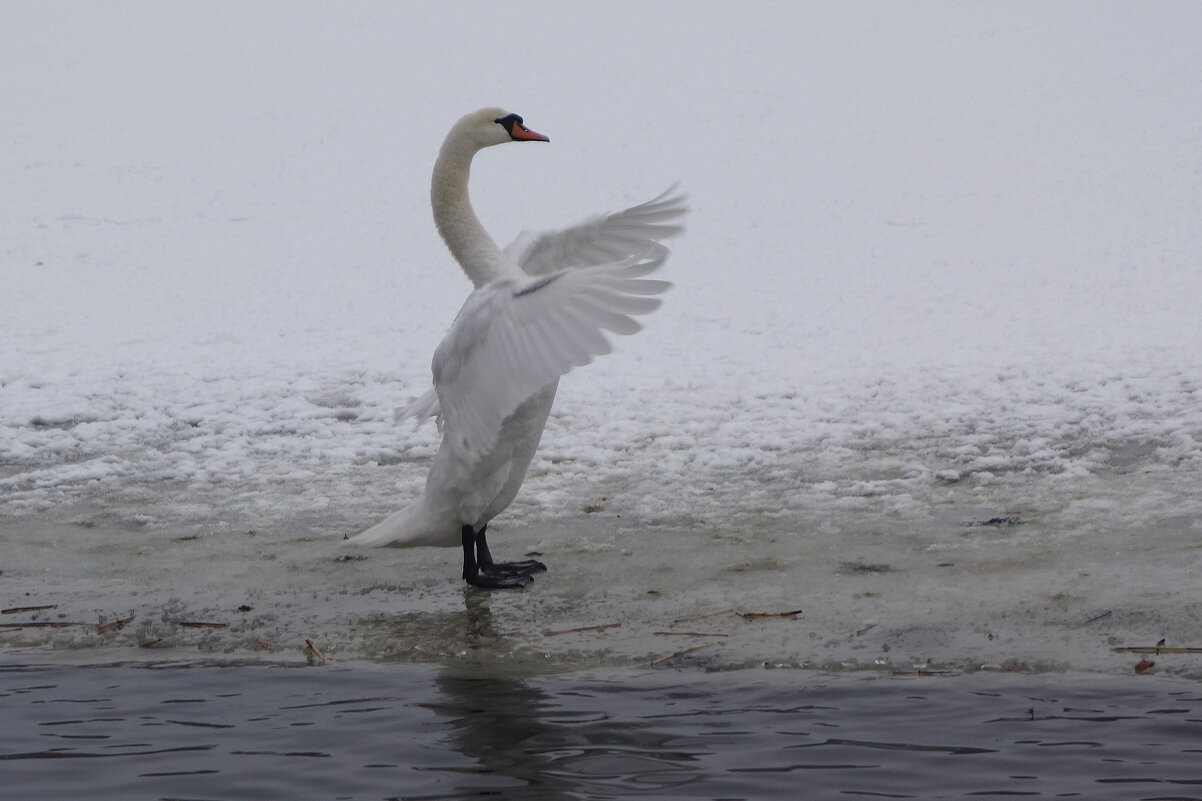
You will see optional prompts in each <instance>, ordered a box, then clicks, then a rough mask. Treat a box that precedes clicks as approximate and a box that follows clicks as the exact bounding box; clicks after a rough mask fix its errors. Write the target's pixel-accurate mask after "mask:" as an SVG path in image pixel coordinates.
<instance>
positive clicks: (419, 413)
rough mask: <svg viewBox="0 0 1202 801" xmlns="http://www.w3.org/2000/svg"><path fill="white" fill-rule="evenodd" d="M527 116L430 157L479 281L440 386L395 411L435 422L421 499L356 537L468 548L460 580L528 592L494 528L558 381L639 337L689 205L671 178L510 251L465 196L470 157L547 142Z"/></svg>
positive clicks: (466, 135)
mask: <svg viewBox="0 0 1202 801" xmlns="http://www.w3.org/2000/svg"><path fill="white" fill-rule="evenodd" d="M549 141H550V139H548V138H547V137H546V136H543V135H542V134H540V133H537V132H535V131H533V130H531V129H530V128H528V127H527V126H526V124H525V121H524V120H523V119H522V117H521V116H519V115H517V114H512V113H509V112H507V111H505V110H503V109H499V108H485V109H481V110H479V111H475V112H473V113H471V114H468V115H466V116H464V117H463V118H462V119H460V120H459V121H458V122H456V123H455V124H454V125H453V126H452V127H451V130H450V132H449V133H448V134H447V137H446V140H445V141H444V142H443V145H442V148H441V150H440V151H439V154H438V159H437V161H436V162H435V164H434V174H433V178H432V181H431V188H430V201H431V205H432V206H433V211H434V223H435V226H436V227H437V228H438V232H439V234H440V235H441V236H442V239H443V241H444V242H445V243H446V246H447V248H448V249H449V250H450V251H451V254H452V255H453V256H454V258H455V260H456V261H457V262H458V263H459V266H460V267H462V268H463V271H464V272H465V273H466V274H467V276H468V278H470V279H471V281H472V284H473V286H474V287H475V289H474V291H473V292H472V293H471V294H470V295H469V296H468V298H467V300H466V302H464V304H463V307H462V308H461V309H460V310H459V314H458V316H457V317H456V318H455V321H454V322H453V323H452V325H451V329H450V331H449V332H448V333H447V335H446V337H445V338H443V340H442V342H441V343H440V344H439V345H438V347H437V349H436V350H435V351H434V359H433V362H432V364H431V372H432V373H433V378H434V386H433V388H432V389H431V390H429V391H428V392H426V393H425V394H424V395H422V396H421V397H419V398H417V399H415V400H413V401H412V402H411V403H410V404H409V405H408V406H405V407H404V408H402V409H399V410H398V411H397V418H398V420H400V419H404V418H409V417H412V418H414V419H415V420H416V421H417V424H418V425H420V424H421V423H422V422H423V421H424V420H427V419H429V418H431V417H433V418H435V419H436V422H437V424H438V427H439V430H440V431H441V432H442V443H441V445H440V446H439V449H438V453H437V454H436V455H435V457H434V462H433V464H432V466H431V468H430V473H429V475H428V477H427V479H426V487H425V492H424V493H423V495H422V496H421V497H420V498H418V499H417V500H416V501H415V502H413V503H411V504H410V505H409V506H406V507H404V508H403V509H400V510H399V511H396V512H393V513H392V514H390V515H389V516H388V517H386V518H385V519H384V520H382V521H380V522H379V523H377V524H376V525H374V526H372V527H371V528H368V529H367V530H365V531H363V532H362V533H360V534H358V535H356V536H354V537H352V538H350V539H349V540H348V541H347V542H348V543H349V544H351V545H364V546H392V547H412V546H422V545H434V546H444V547H454V546H456V545H459V546H461V547H462V548H463V578H464V580H466V581H467V583H468V584H470V585H473V586H476V587H484V588H490V589H498V588H516V587H524V586H526V585H527V584H529V583H530V582H532V581H533V580H534V578H533V575H532V574H533V573H536V572H538V571H541V570H546V565H544V564H543V563H541V562H538V561H535V560H532V559H530V560H525V561H519V562H497V561H494V559H493V556H492V553H491V552H490V550H489V546H488V540H487V538H486V531H487V528H488V523H489V521H491V520H492V519H493V518H494V517H496V516H497V515H498V514H500V513H501V512H502V511H504V510H505V509H506V508H507V507H508V506H509V504H510V502H511V501H512V500H513V499H514V497H515V496H516V495H517V492H518V489H519V488H520V487H521V485H522V481H523V479H525V477H526V470H527V468H528V467H529V466H530V461H531V459H533V458H534V453H535V451H536V450H537V448H538V442H539V439H540V438H541V437H542V433H543V427H544V426H545V425H546V422H547V415H548V414H549V413H550V411H551V405H552V403H553V402H554V400H555V391H556V389H557V387H558V385H559V379H560V377H561V376H563V375H564V374H566V373H567V372H569V371H570V370H571V369H572V368H573V367H581V366H584V365H586V364H588V363H589V362H591V361H592V359H593V357H595V356H600V355H603V354H606V353H609V352H610V343H609V341H608V340H607V338H606V336H605V333H604V332H606V331H609V332H612V333H615V334H633V333H635V332H636V331H638V330H639V329H640V328H641V325H640V324H639V323H638V322H637V321H635V320H634V318H633V316H632V315H641V314H647V313H649V312H651V311H653V310H655V309H656V308H657V307H658V306H659V304H660V301H659V299H658V298H655V297H652V296H654V295H658V294H660V293H662V292H664V291H665V290H667V289H668V288H669V287H670V286H671V284H669V283H668V282H666V281H659V280H653V279H648V278H646V277H645V276H646V275H648V274H650V273H652V272H654V271H655V270H657V269H659V267H660V266H661V265H663V263H664V260H665V259H666V258H667V255H668V249H667V248H666V247H665V246H664V245H662V244H661V243H660V240H662V239H666V238H668V237H671V236H673V235H675V234H677V233H679V232H680V231H681V230H682V228H681V226H680V225H679V223H678V221H679V219H680V218H681V217H682V216H683V215H684V213H685V211H686V207H685V199H684V196H683V195H682V194H680V193H678V192H676V190H675V187H673V188H671V189H669V190H668V191H666V192H664V193H663V194H661V195H659V196H658V197H656V198H654V199H652V200H650V201H648V202H646V203H643V204H641V205H638V206H633V207H631V208H629V209H626V210H625V211H621V212H617V213H615V214H610V215H606V216H600V217H597V218H594V219H591V220H588V221H586V222H584V223H581V224H579V225H576V226H572V227H570V228H566V229H563V230H561V231H553V232H544V233H523V234H521V235H519V237H518V238H517V240H515V241H514V242H513V243H512V244H511V245H509V246H508V247H506V248H505V249H504V250H501V249H500V248H499V247H497V245H496V243H495V242H494V241H493V239H492V237H491V236H489V234H488V232H487V231H486V230H485V229H484V226H483V225H481V223H480V220H479V219H478V218H477V216H476V213H475V212H474V211H473V209H472V205H471V201H470V199H469V197H468V179H469V176H470V173H471V164H472V159H473V157H474V156H475V154H476V153H478V152H479V151H480V150H483V149H484V148H486V147H492V146H493V145H499V144H503V143H505V142H549Z"/></svg>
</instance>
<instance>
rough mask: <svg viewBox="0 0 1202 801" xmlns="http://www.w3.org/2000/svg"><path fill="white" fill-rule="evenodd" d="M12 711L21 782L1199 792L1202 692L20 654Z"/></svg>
mask: <svg viewBox="0 0 1202 801" xmlns="http://www.w3.org/2000/svg"><path fill="white" fill-rule="evenodd" d="M0 708H2V709H3V711H4V725H3V727H0V776H2V777H3V784H4V787H5V788H6V791H7V792H9V793H12V794H13V795H12V797H14V798H21V799H25V801H40V800H44V799H45V800H48V799H55V801H58V800H60V799H74V798H88V799H91V800H92V801H105V800H107V799H128V798H158V799H190V800H191V799H205V800H206V801H235V800H240V799H263V798H288V799H310V798H312V799H393V798H396V799H402V798H403V799H452V798H463V797H465V796H475V795H480V794H488V795H492V794H501V795H502V796H503V797H505V798H507V799H530V800H532V799H552V798H567V797H575V798H679V799H697V798H711V799H736V798H747V799H751V798H756V799H759V798H797V797H799V796H798V792H799V791H803V790H804V791H805V793H806V796H807V797H813V798H826V797H837V796H844V795H846V796H848V797H865V798H873V797H877V798H916V799H939V798H964V797H1010V796H1019V797H1022V796H1031V797H1049V798H1050V797H1061V798H1074V797H1075V798H1087V799H1091V801H1105V800H1106V799H1123V801H1132V799H1170V798H1171V799H1202V759H1199V754H1202V746H1199V743H1202V694H1200V693H1199V692H1198V691H1197V690H1196V689H1195V688H1194V686H1193V685H1191V684H1186V683H1182V682H1173V681H1167V680H1158V679H1151V678H1148V677H1140V678H1132V679H1129V680H1122V679H1115V678H1107V679H1099V678H1091V677H1085V678H1083V677H1063V676H1061V677H1038V678H1033V677H1029V676H1028V677H1022V676H1004V675H975V676H964V677H957V678H950V679H949V678H943V679H925V678H905V679H902V678H893V679H882V678H879V677H874V678H863V677H858V676H819V675H815V674H810V673H802V672H789V671H770V672H762V671H743V672H733V673H726V674H717V675H705V674H696V673H687V672H671V673H669V672H660V673H655V672H610V673H605V674H595V675H590V676H583V677H582V676H570V677H552V678H546V677H543V678H536V679H535V678H517V677H513V676H495V677H491V678H482V677H479V676H471V675H464V674H462V673H457V672H454V671H452V670H447V669H439V668H436V667H430V666H396V667H388V668H381V667H356V668H346V667H336V668H330V667H327V668H296V667H286V666H270V665H236V666H230V665H224V666H218V665H197V664H189V665H179V664H173V665H109V666H97V667H63V666H21V665H17V666H8V667H4V668H0Z"/></svg>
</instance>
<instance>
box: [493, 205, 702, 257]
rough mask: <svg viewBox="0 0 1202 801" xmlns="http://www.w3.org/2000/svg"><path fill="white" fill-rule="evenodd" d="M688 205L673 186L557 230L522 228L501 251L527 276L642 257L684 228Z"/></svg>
mask: <svg viewBox="0 0 1202 801" xmlns="http://www.w3.org/2000/svg"><path fill="white" fill-rule="evenodd" d="M687 210H688V207H687V206H686V205H685V196H684V194H683V193H682V192H680V191H678V189H677V187H676V186H672V187H670V188H669V189H668V191H666V192H664V193H663V194H661V195H660V196H659V197H657V198H655V199H653V200H649V201H647V202H646V203H643V204H640V205H638V206H632V207H631V208H628V209H626V210H625V211H619V212H617V213H615V214H610V215H607V216H602V217H594V218H593V219H591V220H587V221H585V222H582V223H580V224H579V225H574V226H572V227H571V228H565V229H563V230H562V231H546V232H522V233H521V234H520V235H519V236H518V238H517V239H515V240H514V241H513V243H512V244H511V245H509V246H508V247H507V248H505V255H507V256H509V257H510V258H511V259H513V260H514V261H516V262H517V263H518V264H519V265H521V267H522V269H523V270H525V271H526V272H527V273H529V274H530V275H546V274H548V273H552V272H555V271H556V270H563V269H566V268H569V267H587V266H591V265H595V264H606V263H609V262H614V261H617V260H619V259H624V258H626V257H627V256H643V255H646V254H649V253H650V252H651V251H652V250H655V243H657V242H659V241H661V240H663V239H667V238H668V237H671V236H675V235H676V234H679V233H680V232H681V231H682V230H683V228H682V226H681V225H680V219H681V217H683V216H684V213H685V212H686V211H687Z"/></svg>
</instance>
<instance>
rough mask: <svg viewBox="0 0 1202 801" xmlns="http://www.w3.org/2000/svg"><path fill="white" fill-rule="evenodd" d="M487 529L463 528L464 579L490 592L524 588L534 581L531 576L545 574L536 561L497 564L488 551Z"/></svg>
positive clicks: (544, 567)
mask: <svg viewBox="0 0 1202 801" xmlns="http://www.w3.org/2000/svg"><path fill="white" fill-rule="evenodd" d="M487 528H488V527H487V526H482V527H481V528H480V530H479V531H476V530H475V529H474V528H473V527H472V526H469V525H466V524H465V525H464V526H463V527H462V535H463V579H464V581H466V582H467V583H468V584H471V585H472V586H473V587H484V588H486V589H490V590H499V589H514V588H520V587H525V586H526V585H527V584H530V583H531V582H532V581H534V577H533V575H532V574H534V573H538V572H539V571H542V570H546V569H547V566H546V565H544V564H543V563H542V562H540V561H538V560H537V559H525V560H522V561H520V562H494V561H493V558H492V553H491V552H490V551H489V550H488V540H487V539H485V536H484V532H485V529H487Z"/></svg>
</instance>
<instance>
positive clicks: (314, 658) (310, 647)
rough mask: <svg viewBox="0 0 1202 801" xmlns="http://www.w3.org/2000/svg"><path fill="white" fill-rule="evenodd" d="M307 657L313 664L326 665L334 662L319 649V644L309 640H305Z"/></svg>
mask: <svg viewBox="0 0 1202 801" xmlns="http://www.w3.org/2000/svg"><path fill="white" fill-rule="evenodd" d="M305 656H307V657H308V658H309V662H310V663H311V664H318V665H324V664H327V663H329V662H333V661H334V660H333V659H330V658H329V657H328V656H326V655H325V654H323V653H322V652H321V649H320V648H318V647H317V643H315V642H313V641H312V640H309V639H306V640H305Z"/></svg>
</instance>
